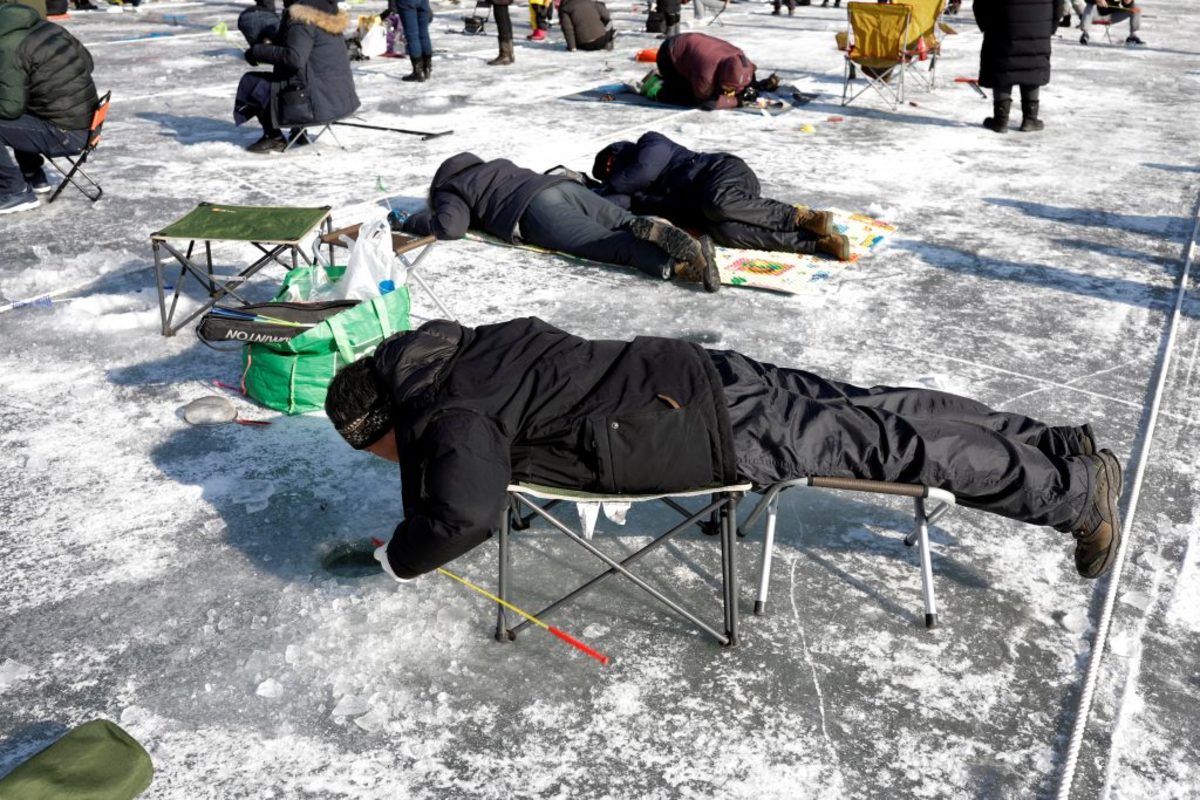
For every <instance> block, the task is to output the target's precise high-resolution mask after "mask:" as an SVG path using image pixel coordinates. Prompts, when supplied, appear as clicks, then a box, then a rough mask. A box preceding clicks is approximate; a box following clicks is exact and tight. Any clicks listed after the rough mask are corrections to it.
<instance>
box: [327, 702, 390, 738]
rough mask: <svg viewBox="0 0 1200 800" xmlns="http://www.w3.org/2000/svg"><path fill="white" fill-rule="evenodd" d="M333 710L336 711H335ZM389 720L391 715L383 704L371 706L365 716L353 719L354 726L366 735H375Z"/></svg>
mask: <svg viewBox="0 0 1200 800" xmlns="http://www.w3.org/2000/svg"><path fill="white" fill-rule="evenodd" d="M339 705H340V704H339ZM334 710H335V711H336V710H337V709H334ZM391 718H392V714H391V712H390V711H389V710H388V707H387V706H386V705H385V704H383V703H379V704H378V705H375V706H372V707H371V710H370V711H368V712H367V713H366V714H363V715H362V716H361V717H358V718H357V719H355V720H354V724H355V725H357V726H358V727H360V728H362V729H363V730H364V731H366V732H368V733H375V732H377V731H381V730H383V729H384V728H385V727H386V726H387V724H388V720H390V719H391Z"/></svg>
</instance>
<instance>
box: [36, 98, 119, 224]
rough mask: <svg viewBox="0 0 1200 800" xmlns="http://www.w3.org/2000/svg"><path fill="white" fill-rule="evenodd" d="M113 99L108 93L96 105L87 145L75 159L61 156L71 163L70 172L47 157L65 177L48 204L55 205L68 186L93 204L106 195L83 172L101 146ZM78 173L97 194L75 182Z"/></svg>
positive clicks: (90, 177) (98, 185)
mask: <svg viewBox="0 0 1200 800" xmlns="http://www.w3.org/2000/svg"><path fill="white" fill-rule="evenodd" d="M111 99H112V92H108V93H106V94H105V95H104V97H101V98H100V102H99V103H97V104H96V110H95V111H94V112H93V113H92V124H91V125H89V126H88V137H87V144H85V145H84V146H83V149H82V150H80V151H79V152H78V153H76V154H74V156H75V157H74V158H72V157H71V156H70V155H67V154H63V155H62V156H61V157H62V158H65V159H66V160H67V161H68V162H70V164H71V169H70V170H64V169H63V168H62V167H60V166H59V165H58V164H57V163H56V162H55V161H54V159H53V158H51V157H49V156H47V157H46V161H47V162H48V163H49V164H50V166H52V167H54V169H56V170H58V173H59V174H60V175H62V176H63V181H62V183H60V184H59V185H58V188H57V189H55V190H54V193H53V194H51V195H50V199H49V200H47V201H46V202H47V203H53V202H54V201H55V199H57V198H58V196H59V195H60V194H61V193H62V190H63V189H65V188H66V186H67V184H70V185H72V186H74V187H75V188H76V189H78V190H79V192H80V194H82V195H83V196H84V197H86V198H87V199H88V200H91V201H92V202H93V203H94V202H96V201H97V200H99V199H100V196H101V195H102V194H104V190H103V189H102V188H100V184H98V183H96V181H94V180H93V179H92V176H91V175H88V174H87V173H86V172H84V171H83V165H84V164H85V163H87V160H88V156H90V155H91V154H92V151H94V150H95V149H96V147H98V146H99V144H100V129H101V128H102V127H104V120H105V119H106V118H107V117H108V104H109V100H111ZM76 173H78V174H79V175H80V176H82V177H83V178H84V180H86V181H87V182H88V183H90V184H91V185H92V187H93V188H94V189H95V190H96V193H95V194H92V193H91V192H89V191H88V190H87V189H86V188H84V187H83V186H80V185H79V184H78V183H76V182H75V175H76Z"/></svg>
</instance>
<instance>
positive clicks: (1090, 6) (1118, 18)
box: [1079, 0, 1142, 36]
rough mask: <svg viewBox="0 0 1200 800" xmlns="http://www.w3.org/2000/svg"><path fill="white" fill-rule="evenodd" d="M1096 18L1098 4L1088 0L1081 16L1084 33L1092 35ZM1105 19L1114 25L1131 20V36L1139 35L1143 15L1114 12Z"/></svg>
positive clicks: (1080, 24) (1080, 21) (1080, 22)
mask: <svg viewBox="0 0 1200 800" xmlns="http://www.w3.org/2000/svg"><path fill="white" fill-rule="evenodd" d="M1113 2H1114V3H1116V0H1113ZM1111 7H1112V6H1110V8H1111ZM1094 16H1096V3H1095V2H1094V0H1088V2H1087V5H1085V6H1084V9H1083V13H1081V14H1080V15H1079V27H1080V28H1081V29H1082V30H1083V32H1084V33H1087V34H1089V35H1090V34H1091V25H1092V17H1094ZM1105 19H1107V20H1108V21H1109V22H1110V23H1112V24H1114V25H1115V24H1116V23H1118V22H1124V21H1125V20H1129V35H1130V36H1132V35H1133V34H1135V33H1137V32H1138V29H1139V28H1141V27H1142V15H1141V14H1131V13H1130V12H1128V11H1113V12H1112V13H1110V14H1108V15H1106V16H1105Z"/></svg>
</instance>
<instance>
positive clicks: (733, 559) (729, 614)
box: [721, 493, 738, 647]
mask: <svg viewBox="0 0 1200 800" xmlns="http://www.w3.org/2000/svg"><path fill="white" fill-rule="evenodd" d="M721 551H722V552H721V560H722V561H724V562H725V565H726V566H725V635H726V636H727V637H728V638H729V647H736V646H737V643H738V642H737V628H738V590H737V495H735V494H733V493H730V494H728V495H726V498H725V505H724V506H722V507H721Z"/></svg>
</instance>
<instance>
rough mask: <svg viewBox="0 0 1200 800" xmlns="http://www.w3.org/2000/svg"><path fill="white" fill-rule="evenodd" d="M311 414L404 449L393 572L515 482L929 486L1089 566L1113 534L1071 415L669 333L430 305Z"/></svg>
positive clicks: (456, 551)
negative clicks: (753, 354)
mask: <svg viewBox="0 0 1200 800" xmlns="http://www.w3.org/2000/svg"><path fill="white" fill-rule="evenodd" d="M325 410H326V412H327V413H328V414H329V418H330V420H331V421H332V422H333V424H334V426H335V427H336V428H337V429H338V432H339V433H341V435H342V436H343V438H345V439H346V441H347V442H348V443H349V444H350V445H352V446H353V447H355V448H357V449H360V450H368V451H369V452H371V453H374V454H375V455H379V456H382V457H383V458H387V459H389V460H391V461H396V462H398V463H399V464H400V476H401V483H402V489H403V496H404V497H403V499H404V517H405V518H404V521H403V522H401V523H400V524H399V526H397V528H396V531H395V534H394V535H393V537H392V539H391V541H390V542H389V543H388V545H387V549H386V560H387V564H386V566H387V567H388V569H389V571H390V572H391V573H392V574H394V575H396V576H397V577H400V578H414V577H416V576H417V575H420V574H422V573H425V572H428V571H430V570H432V569H434V568H436V567H439V566H441V565H442V564H445V563H447V562H449V561H451V560H453V559H455V558H457V557H458V556H460V555H462V554H463V553H465V552H467V551H468V550H470V549H471V548H473V547H475V546H476V545H478V544H480V543H481V542H483V541H484V540H485V539H486V538H488V536H489V535H490V534H491V531H492V529H493V528H494V527H496V526H497V524H498V522H499V520H500V514H501V511H502V510H503V509H504V508H505V503H506V492H505V487H507V486H508V485H509V484H510V483H513V482H518V481H524V482H530V483H540V484H544V485H551V486H557V487H563V488H569V489H581V490H585V491H594V492H603V493H630V494H637V493H659V492H670V491H678V490H685V489H696V488H700V487H704V486H711V485H716V484H729V483H734V482H737V481H748V482H750V483H753V484H754V485H755V486H757V487H764V486H768V485H770V484H772V483H776V482H778V481H782V480H787V479H790V478H796V477H802V476H826V477H839V478H865V479H871V480H880V481H894V482H899V483H916V484H925V485H928V486H933V487H937V488H941V489H946V490H948V491H951V492H953V493H954V494H955V495H956V496H957V498H958V502H959V504H961V505H964V506H968V507H971V508H979V509H983V510H985V511H991V512H993V513H996V514H1000V515H1002V516H1006V517H1009V518H1011V519H1015V520H1019V521H1022V522H1028V523H1031V524H1035V525H1049V526H1052V527H1054V528H1056V529H1057V530H1060V531H1063V532H1071V533H1073V534H1074V537H1075V542H1076V544H1075V566H1076V569H1077V570H1078V571H1079V573H1080V574H1081V575H1083V576H1084V577H1087V578H1095V577H1098V576H1100V575H1102V574H1103V573H1104V572H1105V571H1107V570H1108V568H1109V566H1110V565H1111V563H1112V560H1113V558H1114V556H1115V554H1116V550H1117V544H1118V541H1119V538H1120V521H1119V519H1118V512H1117V500H1118V497H1119V494H1120V490H1121V467H1120V464H1119V463H1118V462H1117V459H1116V457H1115V456H1113V454H1112V453H1110V452H1109V451H1107V450H1102V451H1100V452H1098V453H1097V452H1096V449H1095V442H1094V441H1093V439H1092V433H1091V429H1090V428H1089V427H1088V426H1086V425H1084V426H1081V427H1050V426H1047V425H1045V424H1044V423H1041V422H1038V421H1037V420H1034V419H1030V418H1028V417H1022V416H1020V415H1017V414H1008V413H1004V412H998V411H992V410H991V409H990V408H988V407H986V406H984V405H983V404H982V403H977V402H975V401H973V400H969V399H967V398H964V397H958V396H956V395H951V394H946V393H944V392H936V391H930V390H927V389H907V388H892V387H884V386H876V387H872V388H870V389H864V388H860V387H857V386H851V385H850V384H845V383H839V382H836V381H832V380H828V379H825V378H821V377H819V376H817V375H814V374H812V373H810V372H804V371H801V370H796V369H786V368H781V367H776V366H773V365H770V364H763V363H759V362H756V361H753V360H751V359H750V358H747V357H746V356H743V355H741V354H739V353H736V352H733V351H729V350H725V351H719V350H706V349H704V348H702V347H700V346H699V345H696V344H693V343H690V342H684V341H680V340H677V339H665V338H658V337H647V336H642V337H638V338H636V339H634V340H633V341H632V342H621V341H590V340H587V339H581V338H579V337H577V336H572V335H571V334H569V333H566V332H564V331H561V330H558V329H557V328H554V327H552V326H551V325H548V324H547V323H545V322H542V321H541V320H539V319H536V318H533V317H529V318H525V319H516V320H512V321H510V322H504V323H500V324H497V325H485V326H481V327H478V328H466V327H463V326H461V325H459V324H457V323H454V322H447V321H444V320H434V321H432V322H428V323H426V324H425V325H422V326H421V327H420V328H419V329H417V330H415V331H409V332H407V333H401V334H397V335H396V336H393V337H392V338H390V339H388V340H386V341H385V342H384V343H383V344H381V345H380V346H379V349H378V350H377V351H376V353H375V355H374V356H372V357H369V358H366V359H363V360H361V361H358V362H355V363H354V364H351V365H349V366H348V367H346V368H345V369H343V370H342V371H341V372H340V373H338V375H337V377H335V378H334V380H333V383H332V384H331V385H330V387H329V394H328V397H327V399H326V401H325Z"/></svg>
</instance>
